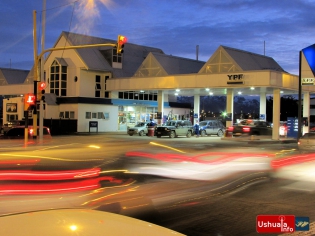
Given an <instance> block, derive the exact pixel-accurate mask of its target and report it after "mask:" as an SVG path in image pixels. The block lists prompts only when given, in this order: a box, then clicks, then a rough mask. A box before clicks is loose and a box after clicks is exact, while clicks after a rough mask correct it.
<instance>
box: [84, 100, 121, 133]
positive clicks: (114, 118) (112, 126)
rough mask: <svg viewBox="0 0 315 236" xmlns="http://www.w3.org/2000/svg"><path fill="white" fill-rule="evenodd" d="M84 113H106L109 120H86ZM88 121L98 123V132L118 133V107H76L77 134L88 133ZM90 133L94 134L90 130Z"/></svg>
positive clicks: (92, 130) (90, 105)
mask: <svg viewBox="0 0 315 236" xmlns="http://www.w3.org/2000/svg"><path fill="white" fill-rule="evenodd" d="M86 112H108V113H109V120H104V119H86V118H85V115H86ZM89 121H98V132H110V131H118V106H113V105H93V104H79V105H78V132H89ZM91 132H96V130H95V129H91Z"/></svg>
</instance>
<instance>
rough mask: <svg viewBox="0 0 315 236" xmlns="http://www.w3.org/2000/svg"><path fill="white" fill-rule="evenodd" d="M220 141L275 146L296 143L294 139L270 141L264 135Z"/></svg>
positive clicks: (268, 137)
mask: <svg viewBox="0 0 315 236" xmlns="http://www.w3.org/2000/svg"><path fill="white" fill-rule="evenodd" d="M221 140H226V141H233V142H248V143H249V144H261V143H264V144H268V143H270V144H272V143H274V144H276V143H283V144H284V143H297V140H296V139H295V138H279V139H278V140H275V139H272V138H271V137H270V136H265V135H251V136H247V137H223V138H221Z"/></svg>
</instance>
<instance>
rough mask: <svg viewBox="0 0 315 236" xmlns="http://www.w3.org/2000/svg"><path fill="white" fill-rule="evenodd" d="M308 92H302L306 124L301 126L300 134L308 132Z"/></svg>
mask: <svg viewBox="0 0 315 236" xmlns="http://www.w3.org/2000/svg"><path fill="white" fill-rule="evenodd" d="M310 103H311V101H310V93H309V92H305V93H303V117H307V124H308V126H303V127H302V134H305V133H308V132H309V127H310V126H309V125H310Z"/></svg>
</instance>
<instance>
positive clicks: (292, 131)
mask: <svg viewBox="0 0 315 236" xmlns="http://www.w3.org/2000/svg"><path fill="white" fill-rule="evenodd" d="M298 125H299V120H298V118H297V117H288V118H287V126H288V132H287V137H290V138H297V135H298V128H299V127H298Z"/></svg>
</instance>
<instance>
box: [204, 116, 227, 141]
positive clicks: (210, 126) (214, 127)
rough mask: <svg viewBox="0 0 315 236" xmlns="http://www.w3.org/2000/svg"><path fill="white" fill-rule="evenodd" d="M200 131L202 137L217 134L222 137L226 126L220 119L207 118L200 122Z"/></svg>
mask: <svg viewBox="0 0 315 236" xmlns="http://www.w3.org/2000/svg"><path fill="white" fill-rule="evenodd" d="M199 133H200V135H201V136H202V137H205V136H207V135H217V136H219V137H222V136H223V135H224V133H225V126H224V125H223V123H222V122H221V121H220V120H207V121H201V122H200V123H199Z"/></svg>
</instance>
